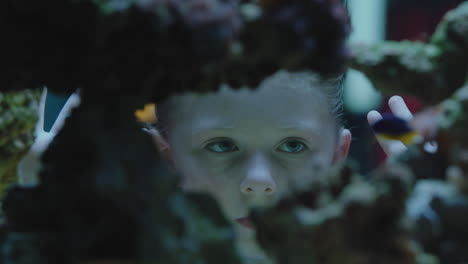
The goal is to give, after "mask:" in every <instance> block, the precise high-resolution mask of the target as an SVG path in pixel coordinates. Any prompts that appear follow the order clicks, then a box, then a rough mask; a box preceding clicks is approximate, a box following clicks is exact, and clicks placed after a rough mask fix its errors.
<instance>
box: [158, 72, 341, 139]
mask: <svg viewBox="0 0 468 264" xmlns="http://www.w3.org/2000/svg"><path fill="white" fill-rule="evenodd" d="M344 77H345V76H344V74H343V75H340V76H339V77H335V78H328V79H323V78H322V77H321V76H320V75H319V74H316V73H312V72H310V71H302V72H288V71H284V70H281V71H278V72H276V73H275V74H273V75H271V76H269V77H267V78H266V79H265V80H263V81H262V82H261V83H260V85H259V87H258V89H270V88H280V89H290V90H291V92H308V91H310V90H311V89H312V88H318V89H317V90H319V91H322V92H323V94H324V95H325V97H326V98H327V105H328V106H329V111H330V114H331V115H332V116H333V118H334V119H335V121H336V127H337V130H338V129H340V128H342V127H343V119H342V110H343V100H342V94H343V81H344ZM175 97H177V96H175ZM177 104H178V102H177V100H174V97H169V98H167V99H166V100H165V101H163V102H159V103H157V116H158V122H157V123H156V127H157V130H158V131H159V133H161V135H163V136H164V137H167V128H168V126H169V124H170V122H171V112H172V111H174V110H175V109H177Z"/></svg>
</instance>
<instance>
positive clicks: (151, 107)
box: [134, 104, 158, 123]
mask: <svg viewBox="0 0 468 264" xmlns="http://www.w3.org/2000/svg"><path fill="white" fill-rule="evenodd" d="M134 114H135V118H136V119H137V121H138V122H142V123H156V122H157V121H158V117H157V116H156V104H146V105H145V107H144V108H143V109H138V110H136V111H135V112H134Z"/></svg>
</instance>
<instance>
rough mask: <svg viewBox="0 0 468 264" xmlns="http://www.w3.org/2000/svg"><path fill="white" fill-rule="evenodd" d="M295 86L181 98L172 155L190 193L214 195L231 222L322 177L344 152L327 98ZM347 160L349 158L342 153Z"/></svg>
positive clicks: (175, 117)
mask: <svg viewBox="0 0 468 264" xmlns="http://www.w3.org/2000/svg"><path fill="white" fill-rule="evenodd" d="M312 89H313V91H310V90H308V91H300V90H291V89H268V88H261V89H257V90H237V91H234V90H230V89H223V90H221V91H220V92H218V93H216V94H209V95H198V96H197V95H183V96H180V97H178V98H176V102H177V105H176V108H177V111H176V112H174V113H173V115H172V116H171V119H172V121H171V122H170V123H171V125H169V127H168V128H167V129H168V143H169V146H170V156H171V158H172V160H173V162H174V166H175V168H176V169H177V170H178V171H179V172H180V173H181V175H182V177H183V181H182V187H183V188H184V189H185V190H191V191H202V192H207V193H209V194H211V195H212V196H213V197H214V198H215V199H216V200H217V201H218V202H219V204H220V205H221V207H222V209H223V211H224V213H225V214H226V216H227V218H228V219H230V220H231V221H232V222H236V220H237V219H240V218H243V217H246V216H247V214H248V210H249V207H251V206H265V205H270V204H272V203H274V202H275V201H277V200H278V199H280V198H282V197H284V196H285V195H287V194H288V193H291V192H292V191H295V190H296V191H297V190H299V189H301V188H304V187H307V186H308V185H310V184H312V183H313V182H314V181H317V180H319V179H321V178H322V177H324V175H325V173H326V171H327V169H328V168H329V167H330V165H332V163H333V161H334V159H336V158H340V157H337V156H336V154H337V153H339V151H338V152H337V149H339V144H338V141H339V135H338V134H339V133H338V132H337V131H338V129H337V128H336V123H335V121H334V118H333V117H332V115H331V114H330V112H329V110H328V109H329V107H328V105H327V102H326V98H325V96H324V95H323V93H322V92H320V91H319V90H318V89H317V88H312ZM344 155H345V154H344Z"/></svg>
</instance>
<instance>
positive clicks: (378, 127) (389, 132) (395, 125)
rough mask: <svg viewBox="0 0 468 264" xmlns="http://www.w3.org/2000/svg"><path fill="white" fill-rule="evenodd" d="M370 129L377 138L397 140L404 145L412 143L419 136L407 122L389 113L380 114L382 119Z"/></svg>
mask: <svg viewBox="0 0 468 264" xmlns="http://www.w3.org/2000/svg"><path fill="white" fill-rule="evenodd" d="M372 129H373V130H374V132H375V133H376V136H377V137H379V138H383V139H391V140H399V141H401V142H403V144H405V145H410V144H411V143H413V142H414V140H415V138H416V137H417V136H418V135H419V134H418V133H417V132H416V131H414V130H413V129H412V128H411V126H410V124H409V122H408V121H406V120H404V119H402V118H399V117H397V116H395V115H393V114H389V113H384V114H382V119H381V120H379V121H377V122H375V123H374V124H373V125H372Z"/></svg>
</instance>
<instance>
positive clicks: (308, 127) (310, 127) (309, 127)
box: [279, 121, 320, 137]
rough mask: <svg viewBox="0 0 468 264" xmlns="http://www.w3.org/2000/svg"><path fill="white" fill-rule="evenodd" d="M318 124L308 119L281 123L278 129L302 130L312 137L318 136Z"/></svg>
mask: <svg viewBox="0 0 468 264" xmlns="http://www.w3.org/2000/svg"><path fill="white" fill-rule="evenodd" d="M319 128H320V125H319V124H317V123H315V122H310V121H296V122H288V123H284V124H282V125H281V126H280V127H279V129H281V130H282V131H292V132H302V133H306V134H307V135H309V136H310V135H312V136H314V137H319V136H320V130H319Z"/></svg>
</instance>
